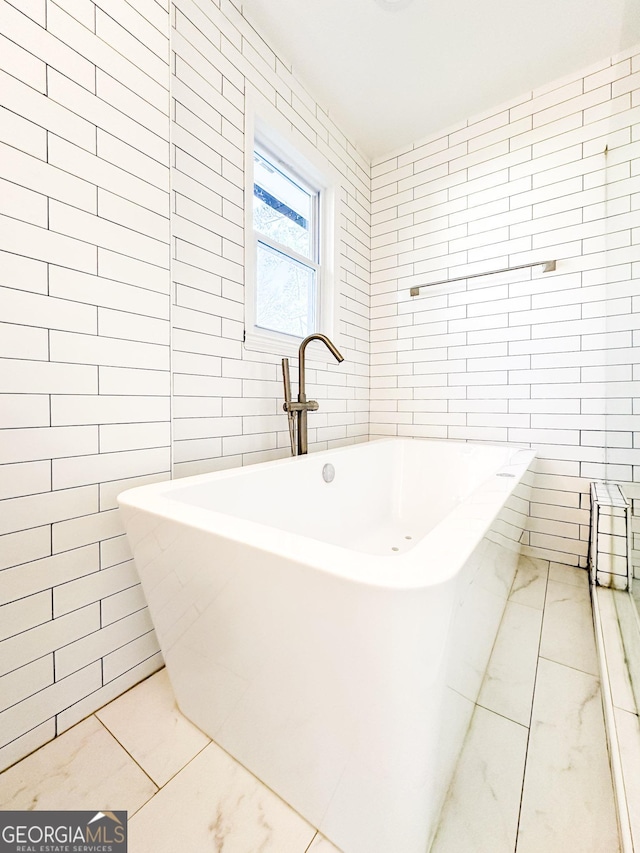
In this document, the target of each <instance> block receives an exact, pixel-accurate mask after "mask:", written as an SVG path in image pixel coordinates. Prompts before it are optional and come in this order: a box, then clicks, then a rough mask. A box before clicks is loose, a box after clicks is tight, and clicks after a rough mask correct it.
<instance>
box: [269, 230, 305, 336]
mask: <svg viewBox="0 0 640 853" xmlns="http://www.w3.org/2000/svg"><path fill="white" fill-rule="evenodd" d="M257 260H258V271H257V272H258V288H257V293H256V326H260V327H261V328H263V329H270V330H271V331H273V332H282V333H284V334H286V335H295V336H296V337H299V338H305V337H306V336H307V335H308V334H309V333H310V331H312V330H313V328H314V314H315V290H316V273H315V270H314V269H312V268H311V267H306V266H305V265H304V264H301V263H298V262H297V261H294V260H293V259H292V258H289V257H288V256H287V255H284V254H283V253H282V252H277V251H276V250H275V249H272V248H271V247H270V246H265V245H264V244H263V243H258V259H257Z"/></svg>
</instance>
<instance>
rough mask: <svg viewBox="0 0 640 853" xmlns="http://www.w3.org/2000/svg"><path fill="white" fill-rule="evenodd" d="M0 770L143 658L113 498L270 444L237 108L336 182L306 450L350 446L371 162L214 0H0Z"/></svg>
mask: <svg viewBox="0 0 640 853" xmlns="http://www.w3.org/2000/svg"><path fill="white" fill-rule="evenodd" d="M0 33H1V35H0V93H1V94H0V321H1V322H0V359H1V361H0V428H2V430H3V431H2V435H1V438H0V697H1V699H0V769H2V768H4V767H6V766H8V765H9V764H11V763H13V762H14V761H16V760H18V759H19V758H21V757H22V756H24V755H26V754H27V753H28V752H30V751H32V750H33V749H35V748H37V747H38V746H40V745H41V744H42V743H44V742H45V741H47V740H49V739H50V738H52V737H54V736H55V735H56V734H59V733H60V732H61V731H63V730H65V729H66V728H68V727H69V726H71V725H73V724H74V723H75V722H77V721H78V720H80V719H82V718H83V717H85V716H86V715H88V714H90V713H92V712H93V711H94V710H96V709H97V708H98V707H100V706H102V705H103V704H105V703H106V702H108V701H110V700H111V699H112V698H114V697H115V696H117V695H118V694H120V693H122V692H123V691H124V690H126V689H127V688H128V687H130V686H131V685H132V684H134V683H136V682H137V681H139V680H140V679H142V678H144V677H145V676H146V675H148V674H149V673H151V672H153V671H154V670H155V669H157V668H158V667H159V666H160V664H161V660H160V655H159V651H158V646H157V642H156V639H155V635H154V633H153V630H152V625H151V623H150V621H149V617H148V614H147V610H146V605H145V601H144V596H143V595H142V592H141V590H140V585H139V581H138V578H137V574H136V571H135V568H134V566H133V563H132V559H131V553H130V551H129V548H128V545H127V542H126V539H125V537H124V535H123V529H122V525H121V522H120V519H119V511H118V508H117V502H116V497H117V494H118V493H119V492H120V491H122V490H123V489H126V488H129V487H132V486H135V485H140V484H143V483H145V482H154V481H157V480H160V479H164V478H167V477H169V476H171V474H172V473H173V475H175V476H181V475H186V474H191V473H197V472H201V471H207V470H214V469H216V468H220V467H228V466H232V465H240V464H247V463H250V462H254V461H259V460H262V459H269V458H273V457H277V456H285V455H287V453H288V441H289V439H288V429H287V421H286V416H285V415H284V413H283V412H282V409H281V395H282V390H281V388H282V386H281V380H280V375H279V358H278V357H276V356H267V355H260V354H257V353H252V354H248V353H246V352H244V350H243V346H242V338H243V329H244V302H243V300H244V279H243V262H244V248H243V247H244V209H243V208H244V173H243V168H244V146H245V138H244V99H245V92H246V91H247V89H248V88H249V87H254V88H256V89H259V90H260V91H261V92H262V93H263V95H264V96H266V97H267V98H268V99H269V100H270V101H271V103H272V104H273V105H274V106H275V108H276V109H277V110H279V111H280V112H281V113H282V114H283V115H284V116H285V117H286V119H287V120H288V122H289V124H290V126H291V128H292V131H293V132H294V133H299V134H301V135H302V136H304V137H306V138H307V139H308V140H310V141H311V142H312V143H313V144H314V145H315V146H316V147H317V148H318V149H320V150H321V151H322V152H323V153H324V154H325V155H326V157H327V158H328V159H329V160H330V162H331V163H332V164H333V166H334V167H335V168H336V169H337V171H338V172H339V174H340V176H341V178H340V179H341V196H342V197H341V207H340V219H341V221H340V224H341V258H342V263H341V270H340V332H341V338H340V346H341V348H342V349H343V351H344V355H345V357H346V360H345V362H344V363H343V365H341V366H340V367H338V366H337V365H336V366H335V367H334V366H333V365H332V366H328V367H327V366H325V365H324V364H323V363H315V362H313V361H311V362H310V364H309V367H310V370H309V388H308V390H309V392H310V393H312V394H313V395H314V396H316V397H317V398H318V399H319V400H320V401H321V409H320V411H319V412H318V413H317V414H314V415H313V418H312V419H310V424H311V430H310V447H311V448H312V449H318V448H325V447H328V446H331V445H339V444H344V443H350V442H353V441H358V440H363V439H366V438H367V436H368V421H369V414H368V394H369V379H368V370H369V326H368V320H369V253H370V244H369V240H370V221H369V216H370V210H369V204H370V179H369V163H368V162H367V161H366V159H365V158H364V157H363V156H362V155H361V154H360V153H359V152H358V151H357V149H356V148H355V146H354V145H353V144H351V143H350V142H349V141H348V140H347V139H346V138H345V137H344V135H343V134H342V133H341V132H340V131H339V130H338V129H337V128H336V126H335V125H334V124H333V122H332V121H331V119H330V118H329V116H328V114H327V112H326V111H325V110H323V109H321V108H320V107H319V106H317V105H316V104H315V102H314V101H313V99H312V98H311V97H310V96H309V95H308V94H307V93H306V92H305V90H304V88H303V86H302V85H301V83H300V82H299V81H297V80H296V78H295V77H294V75H293V74H292V71H291V68H290V67H289V66H287V64H286V63H285V62H284V61H283V60H282V59H281V58H279V57H278V56H276V54H275V53H274V52H273V51H272V50H271V49H270V47H269V46H268V45H267V44H266V43H265V42H264V41H263V39H262V38H261V37H260V35H259V34H258V33H256V32H255V30H254V29H253V28H252V27H251V26H250V24H249V23H248V22H247V21H246V20H245V19H244V18H243V17H242V15H241V13H240V10H239V9H238V6H237V4H233V3H231V2H226V0H222V2H218V0H176V2H173V3H171V4H169V3H159V2H156V0H140V2H137V3H135V4H129V3H125V2H122V0H96V2H93V0H74V2H69V0H30V2H29V3H24V2H22V0H21V2H18V0H11V1H10V2H7V0H0Z"/></svg>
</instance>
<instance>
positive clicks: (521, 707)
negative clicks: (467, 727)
mask: <svg viewBox="0 0 640 853" xmlns="http://www.w3.org/2000/svg"><path fill="white" fill-rule="evenodd" d="M541 629H542V611H541V610H538V609H537V608H535V607H528V606H526V605H524V604H518V603H516V602H515V601H508V602H507V606H506V607H505V611H504V616H503V617H502V622H501V624H500V630H499V631H498V636H497V637H496V642H495V645H494V647H493V652H492V653H491V659H490V661H489V666H488V667H487V671H486V673H485V676H484V681H483V682H482V687H481V689H480V695H479V697H478V704H479V705H482V706H483V707H484V708H487V709H488V710H489V711H495V712H496V713H497V714H501V715H502V716H503V717H507V718H508V719H509V720H513V721H514V722H516V723H520V724H521V725H523V726H528V725H529V721H530V719H531V703H532V702H533V688H534V685H535V680H536V668H537V665H538V647H539V645H540V632H541Z"/></svg>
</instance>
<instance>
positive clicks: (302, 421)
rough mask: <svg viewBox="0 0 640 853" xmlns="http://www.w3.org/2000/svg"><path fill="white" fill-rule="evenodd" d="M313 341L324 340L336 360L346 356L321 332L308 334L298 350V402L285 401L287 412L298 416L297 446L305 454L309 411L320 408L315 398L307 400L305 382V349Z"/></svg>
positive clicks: (299, 453)
mask: <svg viewBox="0 0 640 853" xmlns="http://www.w3.org/2000/svg"><path fill="white" fill-rule="evenodd" d="M311 341H322V343H323V344H324V345H325V346H326V347H327V349H328V350H329V352H330V353H331V354H332V355H333V357H334V358H335V359H336V361H338V362H340V361H344V356H343V355H342V354H341V353H340V351H339V350H338V349H337V347H336V346H335V345H334V344H333V342H332V341H330V340H329V338H328V337H327V336H326V335H322V334H320V333H319V332H314V334H312V335H308V336H307V337H306V338H305V339H304V340H303V341H302V343H301V344H300V348H299V350H298V402H297V403H289V404H287V403H286V402H285V410H286V411H287V412H289V411H293V412H294V413H295V415H296V416H297V427H298V429H297V439H298V441H297V448H298V455H301V454H304V453H307V452H308V441H307V412H315V411H316V410H317V409H318V404H317V402H316V401H315V400H307V393H306V383H305V372H306V357H305V351H306V349H307V345H308V344H309V343H311Z"/></svg>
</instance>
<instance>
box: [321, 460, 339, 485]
mask: <svg viewBox="0 0 640 853" xmlns="http://www.w3.org/2000/svg"><path fill="white" fill-rule="evenodd" d="M335 476H336V469H335V468H334V467H333V465H332V464H331V462H327V464H326V465H323V466H322V479H323V480H324V481H325V483H332V482H333V478H334V477H335Z"/></svg>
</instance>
